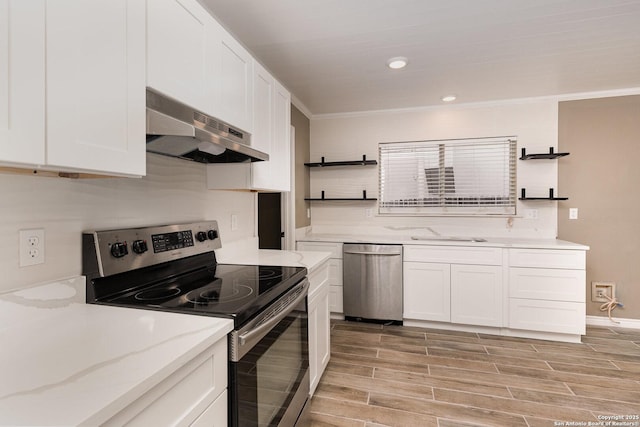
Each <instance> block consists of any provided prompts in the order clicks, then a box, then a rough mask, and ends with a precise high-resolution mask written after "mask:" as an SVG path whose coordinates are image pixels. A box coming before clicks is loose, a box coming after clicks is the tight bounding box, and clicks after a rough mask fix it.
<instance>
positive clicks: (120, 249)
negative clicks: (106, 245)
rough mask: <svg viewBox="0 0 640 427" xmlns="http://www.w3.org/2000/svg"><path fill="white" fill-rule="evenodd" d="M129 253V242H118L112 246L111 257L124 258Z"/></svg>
mask: <svg viewBox="0 0 640 427" xmlns="http://www.w3.org/2000/svg"><path fill="white" fill-rule="evenodd" d="M128 253H129V250H128V249H127V242H124V243H122V242H116V243H113V244H112V245H111V255H113V257H114V258H122V257H123V256H125V255H127V254H128Z"/></svg>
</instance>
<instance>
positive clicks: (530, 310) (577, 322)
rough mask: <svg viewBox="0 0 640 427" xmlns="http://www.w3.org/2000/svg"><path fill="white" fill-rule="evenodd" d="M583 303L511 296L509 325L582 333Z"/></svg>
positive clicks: (583, 323) (584, 319)
mask: <svg viewBox="0 0 640 427" xmlns="http://www.w3.org/2000/svg"><path fill="white" fill-rule="evenodd" d="M585 316H586V309H585V304H584V303H580V302H559V301H542V300H531V299H519V298H511V299H510V300H509V327H510V328H513V329H524V330H529V331H541V332H557V333H564V334H584V333H585V329H586V326H585V322H586V317H585Z"/></svg>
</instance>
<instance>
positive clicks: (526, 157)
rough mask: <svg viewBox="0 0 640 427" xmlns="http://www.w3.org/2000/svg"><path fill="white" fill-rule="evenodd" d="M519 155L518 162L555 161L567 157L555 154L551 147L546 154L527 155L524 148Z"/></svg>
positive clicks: (566, 154)
mask: <svg viewBox="0 0 640 427" xmlns="http://www.w3.org/2000/svg"><path fill="white" fill-rule="evenodd" d="M521 153H522V154H521V155H520V160H539V159H557V158H558V157H564V156H568V155H569V153H556V152H555V150H554V149H553V147H549V152H548V153H536V154H527V149H526V148H523V149H522V150H521Z"/></svg>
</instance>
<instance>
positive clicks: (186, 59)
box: [147, 0, 223, 118]
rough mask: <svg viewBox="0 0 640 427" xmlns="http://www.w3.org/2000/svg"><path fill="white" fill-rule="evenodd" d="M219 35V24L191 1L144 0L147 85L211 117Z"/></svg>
mask: <svg viewBox="0 0 640 427" xmlns="http://www.w3.org/2000/svg"><path fill="white" fill-rule="evenodd" d="M222 33H223V29H222V27H221V26H220V24H218V22H217V21H216V20H215V19H213V17H212V16H211V15H210V14H209V13H208V12H207V11H206V10H205V9H204V8H203V7H202V6H201V5H200V4H199V3H198V2H197V1H195V0H153V1H151V2H148V4H147V85H148V86H150V87H152V88H154V89H157V90H158V91H160V92H162V93H164V94H165V95H168V96H170V97H172V98H175V99H177V100H179V101H181V102H183V103H185V104H187V105H190V106H191V107H193V108H196V109H198V110H201V111H202V112H204V113H207V114H210V115H215V113H216V100H218V99H220V82H219V75H220V73H221V69H220V67H221V61H220V59H219V58H220V46H221V40H222ZM220 118H222V117H220Z"/></svg>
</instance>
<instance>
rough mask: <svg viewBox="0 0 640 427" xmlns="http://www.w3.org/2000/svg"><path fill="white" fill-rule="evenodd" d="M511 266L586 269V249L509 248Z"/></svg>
mask: <svg viewBox="0 0 640 427" xmlns="http://www.w3.org/2000/svg"><path fill="white" fill-rule="evenodd" d="M509 266H510V267H540V268H574V269H578V270H580V269H582V270H584V269H585V266H586V253H585V251H572V250H551V249H509Z"/></svg>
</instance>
